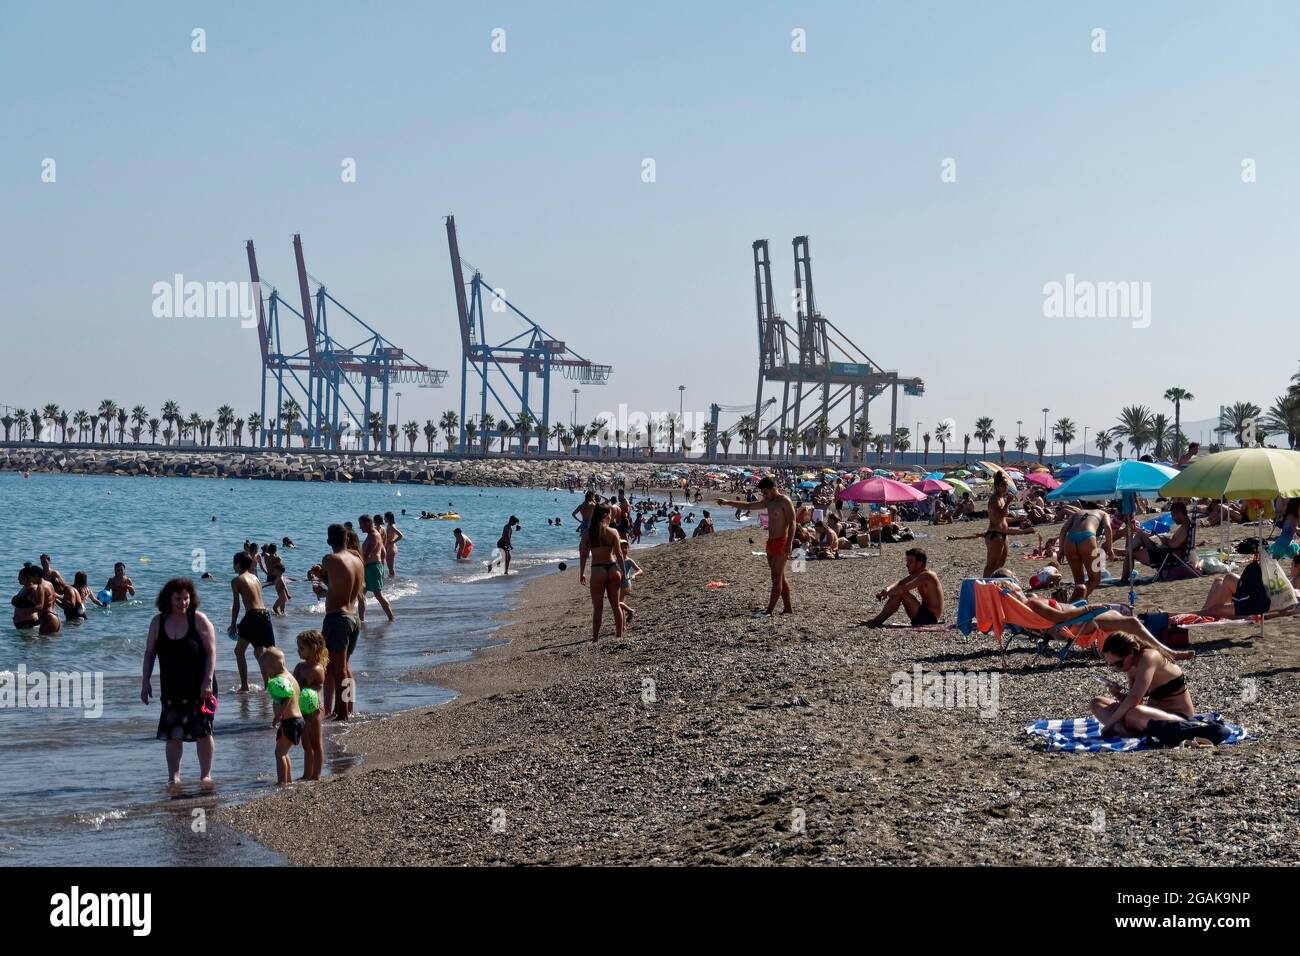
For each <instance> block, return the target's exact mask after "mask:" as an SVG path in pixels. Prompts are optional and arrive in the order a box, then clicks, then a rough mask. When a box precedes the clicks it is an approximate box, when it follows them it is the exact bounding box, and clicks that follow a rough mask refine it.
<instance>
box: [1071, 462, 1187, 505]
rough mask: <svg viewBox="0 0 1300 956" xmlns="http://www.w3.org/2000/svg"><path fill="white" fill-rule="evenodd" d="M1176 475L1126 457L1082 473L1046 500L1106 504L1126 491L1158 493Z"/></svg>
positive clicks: (1155, 465) (1171, 471) (1157, 466)
mask: <svg viewBox="0 0 1300 956" xmlns="http://www.w3.org/2000/svg"><path fill="white" fill-rule="evenodd" d="M1177 475H1178V472H1177V471H1176V470H1175V469H1173V468H1166V467H1165V466H1164V465H1157V464H1154V463H1153V462H1149V461H1138V460H1137V459H1135V458H1126V459H1124V460H1123V461H1112V462H1109V463H1108V464H1105V465H1101V466H1100V467H1098V468H1093V469H1091V470H1090V471H1083V472H1080V473H1079V474H1077V475H1075V476H1074V477H1073V478H1071V479H1070V480H1069V481H1067V482H1066V483H1065V484H1063V485H1061V487H1059V488H1056V489H1054V490H1052V491H1049V492H1048V493H1047V498H1048V500H1049V501H1073V500H1074V499H1076V498H1078V499H1087V500H1092V501H1106V500H1109V499H1111V498H1118V497H1120V495H1121V494H1123V493H1124V492H1126V491H1132V492H1136V493H1139V494H1140V493H1143V492H1148V493H1149V492H1155V491H1159V490H1160V489H1161V488H1163V487H1164V486H1165V485H1166V484H1167V483H1168V482H1169V479H1171V478H1174V477H1177Z"/></svg>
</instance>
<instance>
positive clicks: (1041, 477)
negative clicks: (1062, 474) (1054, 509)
mask: <svg viewBox="0 0 1300 956" xmlns="http://www.w3.org/2000/svg"><path fill="white" fill-rule="evenodd" d="M1025 481H1032V482H1033V483H1034V484H1036V485H1041V486H1042V487H1044V488H1046V489H1048V490H1049V491H1050V490H1051V489H1053V488H1059V487H1061V483H1060V482H1059V481H1057V480H1056V479H1055V478H1053V477H1052V476H1051V475H1049V474H1048V473H1047V472H1045V471H1035V472H1031V473H1030V474H1029V476H1028V477H1027V478H1026V479H1025Z"/></svg>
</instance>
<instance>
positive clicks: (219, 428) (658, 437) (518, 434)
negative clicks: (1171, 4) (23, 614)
mask: <svg viewBox="0 0 1300 956" xmlns="http://www.w3.org/2000/svg"><path fill="white" fill-rule="evenodd" d="M1164 399H1165V400H1166V401H1168V402H1170V403H1172V405H1173V420H1172V421H1171V420H1170V419H1169V416H1168V415H1166V414H1165V413H1163V412H1154V411H1152V409H1151V408H1149V407H1148V406H1146V405H1129V406H1127V407H1125V408H1124V409H1122V410H1121V411H1120V415H1119V420H1118V421H1117V422H1116V423H1115V425H1113V426H1111V427H1110V428H1105V429H1101V430H1100V431H1099V432H1098V433H1097V434H1096V436H1095V439H1094V445H1095V447H1096V449H1097V451H1098V452H1100V453H1101V457H1102V460H1103V461H1105V460H1106V457H1107V455H1108V454H1110V453H1111V452H1113V453H1114V455H1115V457H1116V458H1121V457H1123V454H1124V446H1125V444H1127V445H1128V446H1129V447H1130V448H1131V449H1132V452H1133V455H1134V456H1135V457H1138V456H1141V455H1142V454H1143V453H1144V452H1145V451H1146V449H1148V448H1150V449H1151V451H1152V453H1153V454H1154V456H1155V457H1156V458H1161V459H1162V458H1176V457H1178V456H1179V455H1181V454H1182V452H1183V450H1184V448H1185V443H1186V438H1185V436H1184V435H1183V434H1182V429H1181V424H1182V406H1183V403H1184V402H1189V401H1193V400H1194V399H1195V396H1194V395H1192V393H1191V392H1189V391H1188V390H1187V389H1184V388H1180V387H1173V388H1169V389H1167V390H1166V391H1165V393H1164ZM305 418H306V417H305V415H304V413H303V410H302V408H301V407H300V406H299V405H298V403H297V402H296V401H294V400H293V399H287V400H286V401H285V402H284V403H283V404H282V405H281V407H280V411H279V418H278V419H277V418H269V419H267V420H265V421H263V419H262V416H261V415H259V414H258V413H257V412H253V413H251V414H249V415H248V416H247V417H245V418H240V417H238V416H237V415H236V413H235V410H234V409H233V408H231V407H230V406H229V405H222V406H221V407H220V408H218V409H217V412H216V417H215V418H204V417H203V416H202V415H200V414H199V413H197V412H191V413H190V414H188V415H186V414H184V413H183V412H182V411H181V409H180V406H179V405H178V403H176V402H175V401H167V402H164V403H163V404H162V407H161V408H160V409H159V413H158V415H156V416H151V415H150V414H149V412H148V410H147V409H146V408H145V407H144V406H143V405H136V406H135V407H134V408H132V409H131V410H130V411H127V409H126V407H125V406H120V405H118V404H117V402H115V401H113V400H112V399H104V400H103V401H102V402H100V403H99V408H98V409H97V410H96V411H94V412H87V411H85V410H84V409H82V410H78V411H76V412H73V413H71V414H69V413H68V412H67V411H66V410H63V409H61V408H60V407H59V406H58V405H54V404H50V405H46V406H44V407H43V408H33V409H31V410H27V409H21V408H20V409H16V410H14V411H13V412H11V413H6V414H5V415H4V416H2V417H0V425H3V426H4V437H5V441H10V440H11V437H12V433H13V432H14V431H15V429H16V431H17V438H18V440H19V441H26V440H27V436H28V434H29V433H30V434H32V435H33V436H35V437H37V438H38V439H39V436H40V435H41V433H42V431H43V429H44V427H45V426H48V427H49V429H50V430H51V431H53V430H55V429H58V430H59V431H60V432H61V439H60V440H61V441H62V442H63V443H65V444H66V443H67V441H68V435H69V432H70V431H72V430H75V435H76V440H77V441H78V442H81V441H86V440H87V439H88V440H90V441H92V442H93V441H95V440H96V433H98V439H99V441H100V442H101V443H107V442H109V441H111V440H113V435H114V428H115V427H116V441H117V442H118V443H122V444H125V442H126V436H127V435H128V434H130V436H131V441H132V442H133V443H135V444H140V443H141V439H142V437H143V436H144V435H145V434H146V433H147V434H148V436H149V442H150V443H153V444H156V443H157V441H158V436H159V435H161V436H162V438H163V442H164V444H166V445H171V444H172V441H173V440H176V441H184V440H185V439H186V438H193V439H194V441H195V443H196V444H202V445H208V446H211V445H212V443H213V442H212V439H213V436H214V434H215V436H216V438H217V442H218V444H220V445H227V444H233V445H235V446H240V445H242V444H243V437H244V433H245V429H247V433H248V436H249V438H250V440H251V444H252V445H253V446H254V447H258V446H259V445H267V446H269V445H271V444H276V443H278V442H277V440H278V441H279V442H289V443H291V440H292V438H293V437H294V436H298V437H299V438H300V439H301V441H302V444H303V447H306V446H307V445H308V443H309V441H311V440H312V438H313V437H315V438H316V439H317V440H318V441H319V440H320V439H321V438H322V437H323V436H324V431H325V428H326V424H325V422H323V421H322V422H320V423H318V425H317V429H316V435H315V436H313V435H312V433H311V430H310V429H308V428H307V422H306V420H305ZM350 428H351V426H349V425H348V424H346V423H345V424H343V425H340V426H339V427H338V428H337V429H336V431H335V432H334V434H333V435H332V436H331V437H332V438H333V439H334V441H333V443H332V444H333V446H334V447H339V446H340V445H341V444H342V441H343V439H344V438H346V437H348V432H349V430H350ZM1219 431H1220V432H1221V433H1222V434H1224V435H1226V434H1231V435H1232V436H1233V437H1234V439H1235V440H1236V443H1237V445H1238V447H1240V446H1242V445H1245V444H1247V443H1249V442H1251V441H1254V442H1255V443H1257V444H1260V445H1262V444H1264V441H1265V439H1266V438H1267V437H1268V436H1270V435H1272V436H1279V435H1285V436H1286V439H1287V444H1288V446H1289V447H1291V448H1295V447H1296V446H1297V444H1300V372H1298V373H1297V374H1295V375H1293V376H1292V378H1291V385H1290V386H1289V387H1288V389H1287V391H1286V392H1285V393H1284V394H1282V395H1279V396H1278V397H1277V398H1276V399H1275V400H1274V402H1273V404H1272V406H1271V407H1270V408H1269V410H1268V412H1267V413H1265V412H1264V410H1263V409H1261V408H1260V407H1259V406H1258V405H1256V404H1254V403H1253V402H1236V403H1234V404H1233V405H1231V406H1229V407H1227V408H1226V409H1225V411H1224V415H1223V419H1222V421H1221V422H1220V429H1219ZM1077 432H1078V426H1077V425H1076V424H1075V423H1074V422H1073V421H1072V420H1071V419H1069V418H1061V419H1058V420H1057V421H1056V422H1055V423H1054V424H1053V425H1052V426H1051V429H1050V435H1051V442H1052V450H1053V452H1054V451H1055V448H1056V445H1057V444H1059V445H1060V448H1061V454H1062V455H1065V454H1066V449H1067V448H1068V447H1069V446H1070V444H1071V443H1072V442H1073V441H1074V440H1075V438H1077V437H1078V435H1077ZM363 435H364V437H366V438H367V439H368V440H369V441H370V442H372V443H373V447H375V448H385V447H387V448H390V449H398V448H399V447H400V439H401V438H403V437H404V438H405V439H406V445H407V450H408V451H414V450H415V444H416V442H417V441H419V439H420V437H421V436H423V438H424V440H425V445H426V448H427V450H428V451H429V452H432V451H434V446H435V444H436V442H437V440H438V438H439V437H440V436H441V437H442V438H443V439H444V440H445V443H446V448H447V449H448V450H453V449H455V448H456V447H458V440H460V439H463V441H464V444H465V446H467V447H469V448H471V449H472V448H476V447H477V448H480V449H481V450H482V452H484V453H487V452H488V451H489V450H490V446H491V444H492V443H493V442H498V443H499V450H500V452H501V453H503V454H504V453H505V451H506V449H507V447H510V446H512V445H513V444H514V443H515V442H516V441H517V442H518V449H519V452H520V454H524V453H526V452H527V451H528V449H529V447H530V442H531V441H532V440H533V439H534V438H535V439H536V442H537V450H538V451H539V452H545V451H547V450H548V443H553V447H555V448H563V450H564V453H565V454H572V453H573V451H574V449H575V448H576V449H578V450H579V451H581V450H582V449H583V448H584V447H585V448H587V449H588V451H590V449H591V446H592V443H593V442H597V441H600V442H603V443H604V444H605V445H606V447H609V446H610V445H611V444H612V446H613V447H614V448H615V449H617V450H618V451H619V453H620V454H621V453H622V452H623V450H624V449H626V450H627V451H629V452H630V451H631V450H632V449H634V448H640V447H643V446H641V444H640V442H641V438H642V430H641V429H640V428H639V427H637V426H635V425H633V426H630V427H629V428H627V429H626V430H615V431H614V432H613V433H611V432H610V430H609V428H608V422H607V421H606V420H605V419H603V418H596V419H593V420H592V421H591V422H589V423H587V424H574V425H564V424H562V423H560V422H556V423H554V424H552V425H550V426H549V427H547V426H544V425H543V424H542V423H541V422H538V421H537V420H536V419H535V418H534V417H533V416H532V415H531V414H529V413H528V412H523V413H521V414H520V415H519V416H517V417H516V418H515V419H514V420H510V419H508V418H502V419H501V420H498V419H496V418H495V417H494V416H493V415H491V414H485V415H483V416H481V417H479V418H469V419H467V420H466V421H465V422H464V424H463V426H462V423H461V421H460V417H459V416H458V415H457V414H456V413H455V412H454V411H450V410H448V411H445V412H443V414H442V417H441V418H440V419H439V420H438V421H437V422H435V421H434V420H433V419H426V420H425V422H424V424H423V426H421V425H420V424H419V423H418V422H416V421H408V422H407V423H406V424H405V425H400V426H399V425H398V424H395V423H394V424H389V425H387V426H386V427H385V424H384V421H383V418H382V416H381V415H380V414H379V413H374V414H372V415H370V418H369V420H368V421H367V422H366V427H365V429H364V430H363ZM644 437H645V439H646V442H647V444H646V445H645V446H644V447H645V448H646V449H647V450H648V451H649V452H650V454H651V455H653V454H654V449H655V448H656V447H657V446H658V443H659V442H663V444H664V446H665V447H666V449H667V450H668V451H670V452H672V451H676V450H677V448H678V439H679V438H680V448H681V454H682V455H683V456H685V455H686V454H687V452H688V451H689V450H690V448H691V446H692V444H693V442H694V440H695V438H696V437H697V436H696V435H695V433H693V432H687V431H684V430H682V420H681V419H680V418H679V417H678V416H677V415H675V414H668V415H665V416H663V417H661V418H651V419H650V420H648V421H647V422H646V423H645V433H644ZM702 437H703V439H704V441H705V443H706V444H708V445H710V446H712V445H720V446H721V447H722V451H723V454H724V455H729V454H730V453H731V445H732V442H733V440H734V439H736V438H739V439H740V440H741V442H742V443H743V448H744V449H745V450H746V451H747V452H748V453H749V454H750V455H751V456H753V457H757V456H758V454H759V442H760V441H762V442H765V443H766V445H767V457H768V458H769V459H771V458H773V457H774V455H775V453H776V450H777V447H778V446H779V447H780V454H781V456H782V457H786V456H787V455H788V454H789V453H790V451H792V450H794V451H797V450H798V448H799V447H800V446H801V445H802V446H803V448H804V451H805V454H807V455H808V456H809V457H812V456H813V455H814V454H816V455H818V456H820V457H826V452H827V448H828V447H830V448H832V449H833V450H834V457H835V458H836V459H839V458H840V457H841V456H842V454H843V452H844V451H845V449H852V451H853V456H852V457H856V458H857V460H859V461H862V460H863V459H864V457H865V452H866V449H867V448H873V447H874V449H875V451H876V455H877V458H878V460H883V458H884V453H885V449H886V448H888V447H890V446H891V444H892V446H893V447H894V448H896V449H897V450H898V451H904V452H905V451H908V450H909V449H910V448H911V447H912V437H913V436H912V434H911V432H910V430H909V429H908V428H906V427H901V428H898V429H897V431H896V432H895V433H894V435H893V436H892V438H893V440H892V443H891V441H890V436H889V435H887V434H879V433H874V432H872V431H871V429H870V427H869V426H868V424H867V423H866V422H861V423H857V424H856V425H855V427H854V428H853V429H852V433H846V432H844V431H843V430H842V429H841V430H838V431H835V432H832V430H831V427H830V425H829V422H828V421H827V419H826V416H822V417H821V418H819V419H818V420H817V421H816V422H815V423H814V424H813V425H812V426H811V427H809V428H807V429H805V430H803V431H802V432H800V431H797V430H795V429H793V428H785V429H777V428H769V429H768V430H767V431H766V432H765V433H760V425H759V421H758V419H757V418H755V416H753V415H745V416H742V417H741V418H740V419H739V421H738V422H737V423H736V424H735V425H734V426H732V427H731V428H728V429H726V430H718V429H717V428H716V426H714V425H713V424H712V423H710V424H707V425H705V426H704V430H703V433H702ZM955 440H956V436H955V435H954V434H953V433H952V425H951V422H950V421H947V420H945V421H942V422H939V423H938V424H937V425H936V426H935V428H934V429H933V432H929V431H927V432H925V433H924V434H922V435H921V441H922V442H923V445H924V449H925V452H924V453H925V458H926V460H927V461H928V460H929V454H930V446H931V443H932V442H934V443H937V444H938V445H939V448H940V454H941V455H942V456H946V455H947V451H948V445H949V444H950V443H955ZM995 440H996V444H997V448H998V453H999V455H1000V456H1002V457H1003V458H1005V456H1006V448H1007V444H1008V441H1007V437H1006V436H1005V435H999V434H998V432H997V430H996V428H995V427H994V421H993V419H992V418H991V417H988V416H981V417H980V418H977V419H976V420H975V427H974V429H973V430H972V431H971V432H969V433H967V434H964V435H963V436H962V456H963V460H965V459H966V458H967V457H968V455H969V452H970V447H971V443H972V441H977V442H979V443H980V447H981V453H982V456H983V457H988V446H989V443H990V442H994V441H995ZM1012 444H1013V447H1014V448H1015V449H1016V451H1018V452H1019V453H1020V454H1021V456H1022V457H1023V456H1024V455H1025V453H1026V452H1027V451H1028V449H1029V446H1030V439H1029V438H1028V436H1026V435H1017V436H1016V439H1015V441H1014V442H1013V443H1012ZM1033 444H1034V445H1035V446H1036V448H1037V451H1038V456H1039V458H1040V459H1041V458H1043V456H1044V452H1045V451H1046V450H1047V440H1046V439H1045V438H1039V439H1036V440H1035V441H1034V442H1033Z"/></svg>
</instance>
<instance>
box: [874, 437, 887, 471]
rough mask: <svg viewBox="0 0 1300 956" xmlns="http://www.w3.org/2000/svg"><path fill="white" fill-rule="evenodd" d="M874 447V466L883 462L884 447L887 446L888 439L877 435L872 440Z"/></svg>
mask: <svg viewBox="0 0 1300 956" xmlns="http://www.w3.org/2000/svg"><path fill="white" fill-rule="evenodd" d="M872 442H873V443H874V444H875V446H876V464H880V463H882V462H883V461H884V460H885V446H886V445H888V444H889V439H888V438H887V437H886V436H885V435H877V436H876V437H875V438H873V439H872Z"/></svg>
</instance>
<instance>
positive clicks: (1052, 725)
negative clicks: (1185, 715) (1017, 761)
mask: <svg viewBox="0 0 1300 956" xmlns="http://www.w3.org/2000/svg"><path fill="white" fill-rule="evenodd" d="M1192 719H1193V720H1212V721H1220V722H1221V723H1223V725H1224V726H1225V727H1227V728H1228V730H1229V734H1228V738H1227V739H1226V740H1225V741H1224V743H1225V744H1235V743H1237V742H1238V741H1240V740H1245V739H1246V737H1247V736H1248V734H1247V733H1246V728H1245V727H1242V726H1239V725H1237V724H1230V723H1228V722H1227V721H1224V720H1222V718H1221V716H1220V715H1219V714H1218V713H1209V714H1196V715H1195V716H1194V717H1193V718H1192ZM1025 733H1026V734H1028V735H1029V736H1031V737H1033V738H1035V743H1040V744H1042V746H1043V749H1044V750H1053V751H1062V752H1064V753H1106V752H1118V751H1128V750H1154V749H1159V748H1160V747H1161V744H1160V743H1159V742H1158V741H1157V740H1155V739H1154V738H1152V737H1103V736H1102V735H1101V721H1099V720H1098V719H1097V718H1096V717H1093V716H1091V715H1089V716H1087V717H1076V718H1073V719H1068V718H1067V719H1065V720H1036V721H1034V722H1033V723H1032V724H1026V725H1025Z"/></svg>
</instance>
